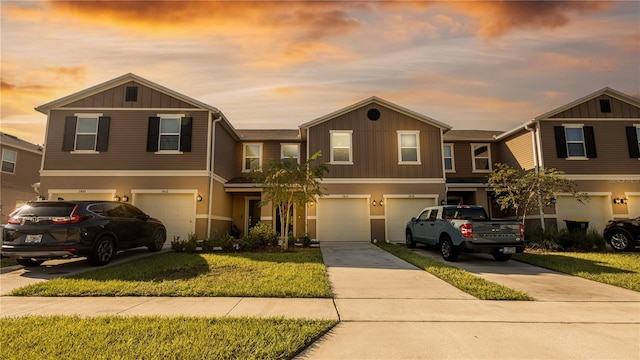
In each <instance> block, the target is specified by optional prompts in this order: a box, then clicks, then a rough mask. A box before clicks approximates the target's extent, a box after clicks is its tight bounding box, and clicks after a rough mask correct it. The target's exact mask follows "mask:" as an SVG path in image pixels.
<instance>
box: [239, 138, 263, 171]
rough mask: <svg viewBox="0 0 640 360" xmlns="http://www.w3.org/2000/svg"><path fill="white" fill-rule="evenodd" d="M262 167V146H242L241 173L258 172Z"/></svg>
mask: <svg viewBox="0 0 640 360" xmlns="http://www.w3.org/2000/svg"><path fill="white" fill-rule="evenodd" d="M261 167H262V144H244V147H243V151H242V172H249V171H251V170H259V169H260V168H261Z"/></svg>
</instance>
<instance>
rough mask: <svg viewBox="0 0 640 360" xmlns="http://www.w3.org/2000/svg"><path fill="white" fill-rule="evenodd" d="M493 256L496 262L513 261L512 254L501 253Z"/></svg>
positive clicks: (495, 253)
mask: <svg viewBox="0 0 640 360" xmlns="http://www.w3.org/2000/svg"><path fill="white" fill-rule="evenodd" d="M491 255H493V258H494V259H495V260H496V261H509V260H510V259H511V254H503V253H499V252H494V253H491Z"/></svg>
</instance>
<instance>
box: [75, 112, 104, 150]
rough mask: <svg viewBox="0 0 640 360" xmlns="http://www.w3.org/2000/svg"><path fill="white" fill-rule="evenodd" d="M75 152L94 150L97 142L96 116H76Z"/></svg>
mask: <svg viewBox="0 0 640 360" xmlns="http://www.w3.org/2000/svg"><path fill="white" fill-rule="evenodd" d="M77 116H78V122H77V123H76V142H75V144H76V146H75V150H89V151H95V150H96V142H97V140H98V118H99V116H98V115H92V114H77Z"/></svg>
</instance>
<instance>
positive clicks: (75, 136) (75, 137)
mask: <svg viewBox="0 0 640 360" xmlns="http://www.w3.org/2000/svg"><path fill="white" fill-rule="evenodd" d="M73 116H75V117H76V128H75V131H74V134H73V150H71V151H70V153H71V154H99V153H100V151H98V150H97V148H98V133H99V132H100V118H101V117H102V116H103V114H100V113H76V114H73ZM80 118H84V119H88V118H91V119H95V120H96V132H95V133H93V135H94V136H95V138H94V140H93V150H90V149H82V150H80V149H77V146H78V135H79V134H80V135H88V134H90V133H78V126H79V124H80Z"/></svg>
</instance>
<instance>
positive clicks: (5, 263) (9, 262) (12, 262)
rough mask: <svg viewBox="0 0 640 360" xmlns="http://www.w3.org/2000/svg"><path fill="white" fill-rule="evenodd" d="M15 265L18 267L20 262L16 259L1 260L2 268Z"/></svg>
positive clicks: (0, 265) (0, 266)
mask: <svg viewBox="0 0 640 360" xmlns="http://www.w3.org/2000/svg"><path fill="white" fill-rule="evenodd" d="M13 265H18V262H17V261H16V260H15V259H9V258H0V268H3V267H6V266H13Z"/></svg>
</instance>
